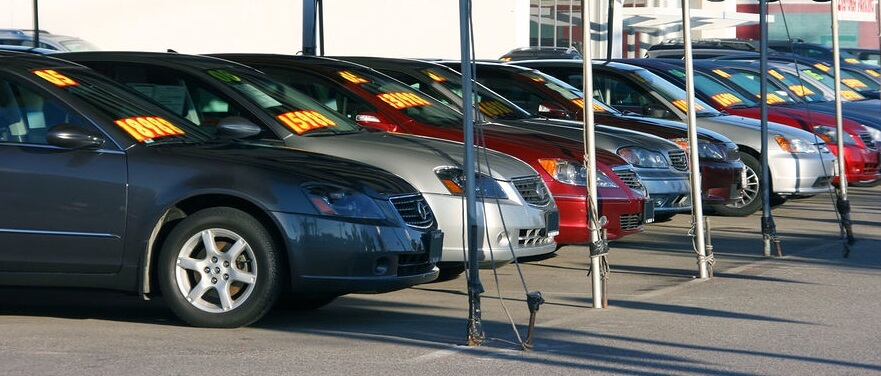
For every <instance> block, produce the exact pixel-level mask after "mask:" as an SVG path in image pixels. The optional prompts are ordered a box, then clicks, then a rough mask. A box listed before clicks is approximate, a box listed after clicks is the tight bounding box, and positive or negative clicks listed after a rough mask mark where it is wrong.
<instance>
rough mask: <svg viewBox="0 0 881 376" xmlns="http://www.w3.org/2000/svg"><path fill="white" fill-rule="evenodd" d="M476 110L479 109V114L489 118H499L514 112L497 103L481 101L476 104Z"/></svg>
mask: <svg viewBox="0 0 881 376" xmlns="http://www.w3.org/2000/svg"><path fill="white" fill-rule="evenodd" d="M477 108H478V109H480V112H483V113H484V114H485V115H486V116H490V117H499V116H502V115H505V114H510V113H512V112H514V110H512V109H510V108H508V106H505V105H504V104H502V103H500V102H499V101H481V102H480V103H478V104H477Z"/></svg>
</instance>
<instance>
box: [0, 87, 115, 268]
mask: <svg viewBox="0 0 881 376" xmlns="http://www.w3.org/2000/svg"><path fill="white" fill-rule="evenodd" d="M59 123H68V124H74V125H78V126H81V127H85V128H87V129H90V130H92V131H96V132H97V129H96V128H94V126H93V125H91V124H89V123H88V122H86V121H85V120H84V118H83V117H82V116H80V115H78V114H77V113H76V112H74V111H73V110H71V109H70V108H68V107H65V106H63V105H62V104H61V103H60V102H59V101H58V100H57V99H55V98H54V97H53V96H52V95H51V94H49V93H48V92H46V91H44V90H43V89H42V88H39V87H37V86H36V85H32V84H31V83H28V82H25V81H16V80H13V79H12V78H11V77H7V76H5V75H3V74H0V275H2V274H3V273H7V272H75V273H111V272H115V271H117V270H118V269H119V267H120V265H121V260H122V254H123V252H122V244H123V243H122V238H123V236H124V235H125V223H126V158H125V154H124V153H123V152H122V151H121V150H119V149H118V148H117V147H116V146H115V145H112V144H111V143H110V142H109V141H108V142H106V143H105V145H104V146H103V147H101V148H98V149H93V150H71V149H65V148H61V147H58V146H53V145H50V144H49V143H48V142H47V140H46V133H47V130H48V129H50V128H51V127H52V126H54V125H57V124H59Z"/></svg>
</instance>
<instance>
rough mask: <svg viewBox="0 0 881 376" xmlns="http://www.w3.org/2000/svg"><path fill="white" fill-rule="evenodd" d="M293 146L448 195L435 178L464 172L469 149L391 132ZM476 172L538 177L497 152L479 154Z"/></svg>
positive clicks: (295, 141)
mask: <svg viewBox="0 0 881 376" xmlns="http://www.w3.org/2000/svg"><path fill="white" fill-rule="evenodd" d="M287 144H288V145H289V146H293V147H297V148H302V149H306V150H310V151H314V152H318V153H324V154H329V155H333V156H337V157H343V158H349V159H353V160H356V161H359V162H363V163H367V164H370V165H374V166H378V167H380V168H383V169H385V170H388V171H390V172H392V173H395V174H397V175H398V176H401V177H402V178H404V179H406V180H407V181H409V182H410V183H412V184H413V185H414V186H416V188H417V189H419V190H420V191H422V192H435V193H443V192H448V191H447V189H446V188H445V187H444V186H443V184H442V183H441V181H440V180H439V179H438V178H437V175H435V172H434V171H435V169H436V168H438V167H450V166H452V167H459V168H463V166H464V162H465V147H464V144H462V143H459V142H452V141H447V140H441V139H437V138H431V137H422V136H415V135H405V134H396V133H387V132H360V133H353V134H346V135H337V136H326V137H296V138H293V139H289V140H288V141H287ZM474 158H475V161H476V162H475V170H477V171H480V172H481V173H482V174H484V175H488V176H492V177H493V178H494V179H496V180H504V181H510V180H511V179H513V178H519V177H526V176H535V175H538V173H537V172H536V171H535V170H534V169H533V168H532V167H531V166H529V165H528V164H526V163H525V162H523V161H521V160H519V159H517V158H514V157H512V156H510V155H507V154H503V153H499V152H497V151H493V150H486V152H483V151H480V152H475V155H474Z"/></svg>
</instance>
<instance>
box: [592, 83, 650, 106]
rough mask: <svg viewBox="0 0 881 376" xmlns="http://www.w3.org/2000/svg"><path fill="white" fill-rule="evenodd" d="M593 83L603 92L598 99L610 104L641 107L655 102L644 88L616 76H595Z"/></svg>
mask: <svg viewBox="0 0 881 376" xmlns="http://www.w3.org/2000/svg"><path fill="white" fill-rule="evenodd" d="M594 84H595V85H596V90H599V91H600V92H602V93H603V95H602V98H600V100H604V101H605V102H606V103H607V104H609V105H612V106H627V107H642V106H645V105H648V104H657V101H655V100H654V98H652V97H651V96H650V95H648V93H645V92H644V90H641V89H640V88H639V87H637V86H635V85H633V84H631V83H630V82H627V81H625V80H622V79H620V78H618V77H613V76H597V78H596V79H595V80H594Z"/></svg>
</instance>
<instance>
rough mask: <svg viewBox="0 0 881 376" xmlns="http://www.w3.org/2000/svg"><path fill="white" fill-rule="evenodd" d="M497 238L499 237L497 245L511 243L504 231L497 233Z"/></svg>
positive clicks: (503, 245) (505, 245) (504, 245)
mask: <svg viewBox="0 0 881 376" xmlns="http://www.w3.org/2000/svg"><path fill="white" fill-rule="evenodd" d="M497 239H499V245H500V246H502V247H507V246H508V244H511V242H510V240H509V239H510V238H509V237H508V234H507V233H506V232H504V231H502V232H501V233H499V236H498V237H497Z"/></svg>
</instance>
